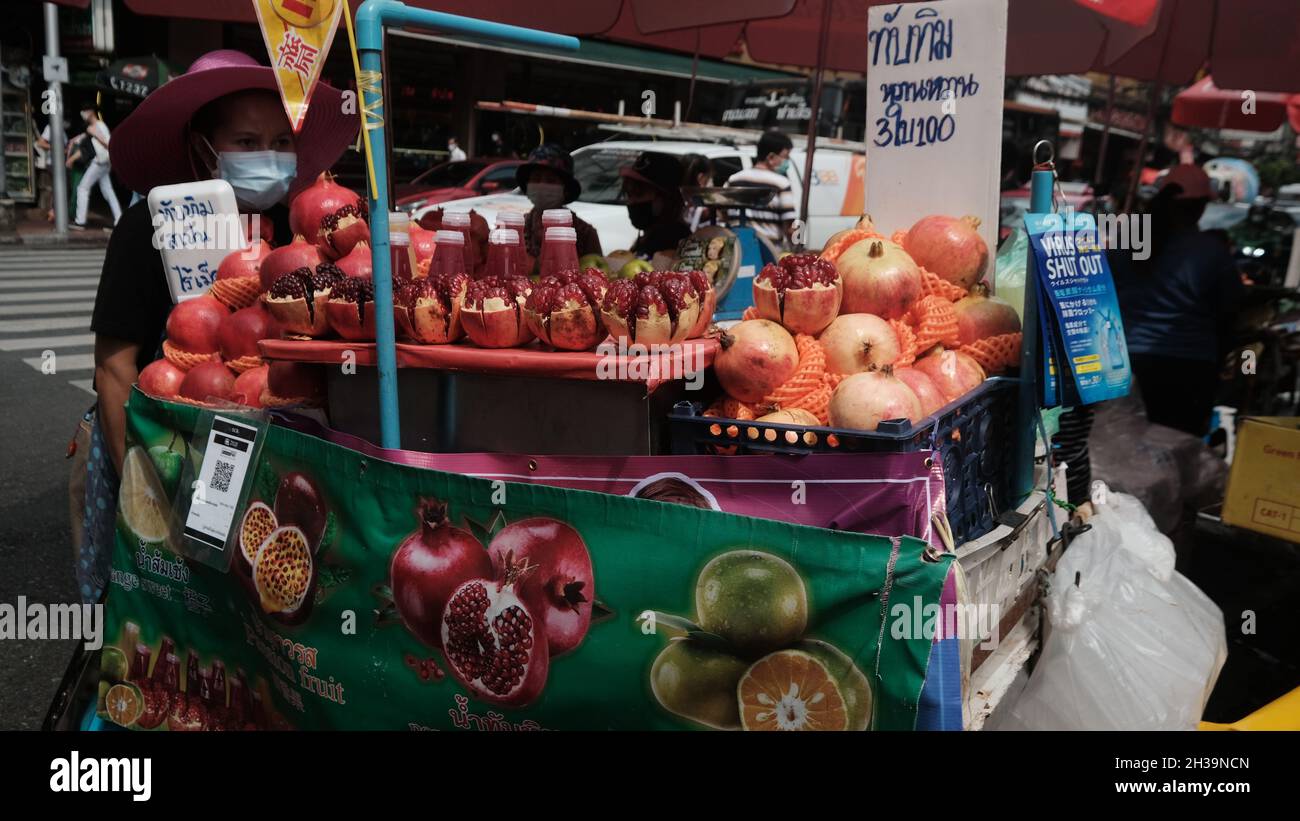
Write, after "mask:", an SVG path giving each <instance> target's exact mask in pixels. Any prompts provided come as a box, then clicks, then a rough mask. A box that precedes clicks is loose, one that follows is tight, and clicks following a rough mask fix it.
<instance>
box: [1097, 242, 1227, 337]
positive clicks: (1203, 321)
mask: <svg viewBox="0 0 1300 821" xmlns="http://www.w3.org/2000/svg"><path fill="white" fill-rule="evenodd" d="M1110 262H1111V264H1112V270H1113V271H1114V273H1115V288H1116V290H1117V291H1118V293H1119V300H1120V309H1121V311H1122V313H1123V317H1124V336H1125V338H1126V339H1127V341H1128V349H1129V351H1130V352H1132V353H1135V354H1137V353H1141V354H1158V355H1161V356H1170V357H1174V358H1176V359H1196V360H1201V361H1214V360H1217V359H1218V358H1219V355H1220V353H1221V351H1220V346H1221V345H1223V344H1225V342H1226V340H1224V339H1222V338H1221V337H1222V336H1223V334H1224V330H1225V328H1226V327H1227V325H1228V324H1229V322H1230V320H1231V317H1232V315H1233V314H1234V313H1235V312H1236V309H1237V304H1238V303H1239V302H1240V300H1241V294H1242V290H1243V286H1242V284H1241V278H1240V277H1239V276H1238V275H1237V271H1236V268H1235V266H1234V265H1233V262H1232V257H1231V256H1230V255H1229V253H1228V249H1227V248H1226V247H1225V246H1224V244H1223V242H1222V241H1221V240H1219V239H1217V238H1216V237H1214V236H1211V235H1210V234H1206V233H1203V232H1200V231H1190V232H1187V233H1183V234H1177V235H1175V236H1173V237H1171V238H1170V239H1169V241H1168V243H1167V244H1166V245H1165V247H1164V248H1162V249H1161V250H1160V253H1159V255H1158V256H1157V257H1156V258H1155V259H1152V260H1150V261H1149V262H1148V263H1147V264H1145V265H1144V264H1141V263H1137V262H1134V261H1133V260H1132V258H1131V252H1128V251H1124V252H1112V253H1111V254H1110Z"/></svg>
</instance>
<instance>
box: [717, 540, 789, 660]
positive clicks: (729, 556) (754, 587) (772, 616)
mask: <svg viewBox="0 0 1300 821" xmlns="http://www.w3.org/2000/svg"><path fill="white" fill-rule="evenodd" d="M695 610H696V615H697V617H698V620H699V623H700V627H701V628H703V630H704V631H705V632H708V633H714V634H716V635H719V636H721V637H722V638H724V639H726V640H727V642H728V643H730V644H731V646H732V647H734V648H735V649H736V651H737V652H739V653H740V654H741V655H744V656H748V657H751V658H753V657H756V656H760V655H762V654H764V653H770V652H772V651H774V650H779V649H781V648H783V647H789V646H790V645H791V644H793V643H794V642H796V641H798V640H799V639H800V638H802V637H803V632H804V629H805V628H806V627H807V626H808V593H807V591H806V589H805V588H804V583H803V579H802V578H801V577H800V576H799V573H798V571H796V570H795V569H794V567H792V566H791V565H790V563H789V562H787V561H786V560H784V559H782V558H780V557H779V556H774V555H772V554H771V553H764V552H762V551H758V550H732V551H730V552H727V553H723V554H721V555H719V556H717V557H715V558H714V559H713V560H712V561H711V562H709V563H708V564H707V565H705V566H704V569H703V570H701V571H700V576H699V578H698V579H697V580H696V582H695Z"/></svg>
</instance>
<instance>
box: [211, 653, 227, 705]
mask: <svg viewBox="0 0 1300 821" xmlns="http://www.w3.org/2000/svg"><path fill="white" fill-rule="evenodd" d="M212 698H213V700H215V701H216V703H217V706H218V707H225V706H226V664H225V662H223V661H222V660H221V659H217V660H215V661H213V662H212Z"/></svg>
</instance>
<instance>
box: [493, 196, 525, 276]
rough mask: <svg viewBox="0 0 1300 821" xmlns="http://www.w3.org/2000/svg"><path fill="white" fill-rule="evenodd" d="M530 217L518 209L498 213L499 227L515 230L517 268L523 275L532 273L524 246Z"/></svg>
mask: <svg viewBox="0 0 1300 821" xmlns="http://www.w3.org/2000/svg"><path fill="white" fill-rule="evenodd" d="M527 222H528V219H527V218H526V217H525V216H524V215H523V214H520V213H519V212H517V211H502V212H501V213H499V214H497V228H508V229H510V230H511V231H514V232H515V236H516V240H515V249H514V257H515V270H516V271H518V272H519V273H520V274H521V275H523V276H527V275H528V274H530V273H532V271H531V270H530V268H531V266H530V265H529V264H528V251H527V250H525V248H524V231H525V230H526V229H525V224H526V223H527Z"/></svg>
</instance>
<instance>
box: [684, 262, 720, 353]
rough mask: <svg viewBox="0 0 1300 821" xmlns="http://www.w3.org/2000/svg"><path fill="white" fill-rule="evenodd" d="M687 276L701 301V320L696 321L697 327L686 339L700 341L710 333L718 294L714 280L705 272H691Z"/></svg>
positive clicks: (692, 329)
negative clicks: (714, 286)
mask: <svg viewBox="0 0 1300 821" xmlns="http://www.w3.org/2000/svg"><path fill="white" fill-rule="evenodd" d="M687 276H688V277H690V280H691V287H693V288H694V289H695V295H696V296H697V297H699V299H700V318H699V319H697V320H695V327H694V328H691V332H690V333H689V334H687V335H686V338H687V339H699V338H700V337H702V336H704V335H705V334H706V333H708V330H709V325H710V324H712V322H713V312H714V310H716V309H717V307H718V292H717V291H716V290H714V288H713V280H711V279H710V278H709V275H708V274H706V273H704V272H703V271H691V272H690V273H688V274H687Z"/></svg>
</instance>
